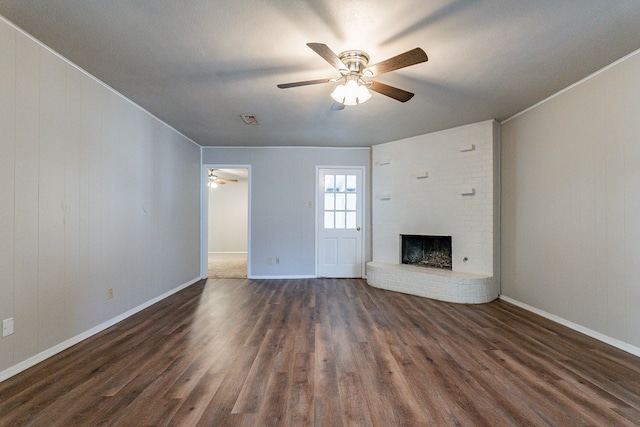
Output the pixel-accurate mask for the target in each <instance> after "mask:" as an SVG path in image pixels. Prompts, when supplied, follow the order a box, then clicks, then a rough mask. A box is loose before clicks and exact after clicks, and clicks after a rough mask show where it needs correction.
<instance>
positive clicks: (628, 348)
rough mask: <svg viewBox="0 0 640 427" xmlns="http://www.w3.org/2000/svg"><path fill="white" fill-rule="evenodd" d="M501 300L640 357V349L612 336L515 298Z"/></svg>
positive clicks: (504, 297)
mask: <svg viewBox="0 0 640 427" xmlns="http://www.w3.org/2000/svg"><path fill="white" fill-rule="evenodd" d="M500 299H501V300H503V301H506V302H508V303H511V304H513V305H517V306H518V307H520V308H524V309H525V310H527V311H531V312H532V313H535V314H537V315H539V316H542V317H544V318H547V319H549V320H553V321H554V322H556V323H559V324H561V325H563V326H566V327H567V328H570V329H573V330H574V331H578V332H580V333H583V334H585V335H587V336H590V337H591V338H595V339H597V340H598V341H602V342H603V343H606V344H609V345H610V346H613V347H616V348H619V349H620V350H624V351H626V352H627V353H631V354H633V355H634V356H640V348H639V347H636V346H633V345H631V344H629V343H626V342H624V341H620V340H618V339H616V338H611V337H610V336H607V335H604V334H601V333H600V332H596V331H594V330H591V329H589V328H585V327H584V326H581V325H578V324H577V323H573V322H570V321H568V320H566V319H563V318H562V317H559V316H556V315H555V314H551V313H547V312H546V311H543V310H540V309H538V308H535V307H532V306H530V305H528V304H525V303H523V302H520V301H518V300H515V299H513V298H509V297H507V296H504V295H500Z"/></svg>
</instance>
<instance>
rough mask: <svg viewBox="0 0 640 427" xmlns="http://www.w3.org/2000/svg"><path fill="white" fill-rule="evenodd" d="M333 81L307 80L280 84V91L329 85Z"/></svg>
mask: <svg viewBox="0 0 640 427" xmlns="http://www.w3.org/2000/svg"><path fill="white" fill-rule="evenodd" d="M331 80H332V79H318V80H306V81H303V82H294V83H283V84H279V85H278V87H279V88H280V89H288V88H290V87H298V86H309V85H317V84H320V83H329V82H330V81H331Z"/></svg>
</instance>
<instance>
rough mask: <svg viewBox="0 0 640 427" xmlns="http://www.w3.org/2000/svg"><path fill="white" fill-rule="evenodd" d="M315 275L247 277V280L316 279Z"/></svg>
mask: <svg viewBox="0 0 640 427" xmlns="http://www.w3.org/2000/svg"><path fill="white" fill-rule="evenodd" d="M316 278H317V276H315V275H301V276H300V275H296V274H293V275H281V276H253V275H251V276H249V277H248V279H316Z"/></svg>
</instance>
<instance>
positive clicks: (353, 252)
mask: <svg viewBox="0 0 640 427" xmlns="http://www.w3.org/2000/svg"><path fill="white" fill-rule="evenodd" d="M362 175H363V172H362V169H352V168H344V169H343V168H338V169H333V168H332V169H318V185H319V187H318V202H317V204H316V206H317V207H318V276H320V277H362V264H363V258H362V256H363V251H362V242H363V237H362V235H363V230H362V224H363V222H362V217H363V214H362V207H363V200H362V198H363V194H364V191H363V182H362Z"/></svg>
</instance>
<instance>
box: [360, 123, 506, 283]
mask: <svg viewBox="0 0 640 427" xmlns="http://www.w3.org/2000/svg"><path fill="white" fill-rule="evenodd" d="M471 145H473V147H474V148H473V149H469V148H470V146H471ZM498 147H499V131H498V125H497V123H495V122H494V121H486V122H482V123H476V124H471V125H467V126H461V127H458V128H454V129H449V130H445V131H441V132H436V133H431V134H427V135H420V136H416V137H413V138H408V139H404V140H400V141H394V142H390V143H387V144H380V145H376V146H374V147H373V202H372V203H373V260H374V261H378V262H384V263H391V264H398V263H400V235H401V234H420V235H434V236H451V237H452V239H451V240H452V252H453V271H457V272H465V273H476V274H484V275H488V276H495V277H496V280H497V276H498V273H499V268H498V262H499V250H498V249H499V246H498V244H499V220H498V213H499V207H498V206H499V205H498V203H499V197H498V194H499V186H498V184H499V180H498V178H499V164H498V160H499V157H498V153H499V148H498ZM425 174H428V178H425V179H418V177H419V176H424V175H425ZM468 189H474V190H475V194H472V195H463V194H462V193H464V192H466V190H468ZM465 257H466V258H468V261H467V262H463V258H465Z"/></svg>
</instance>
